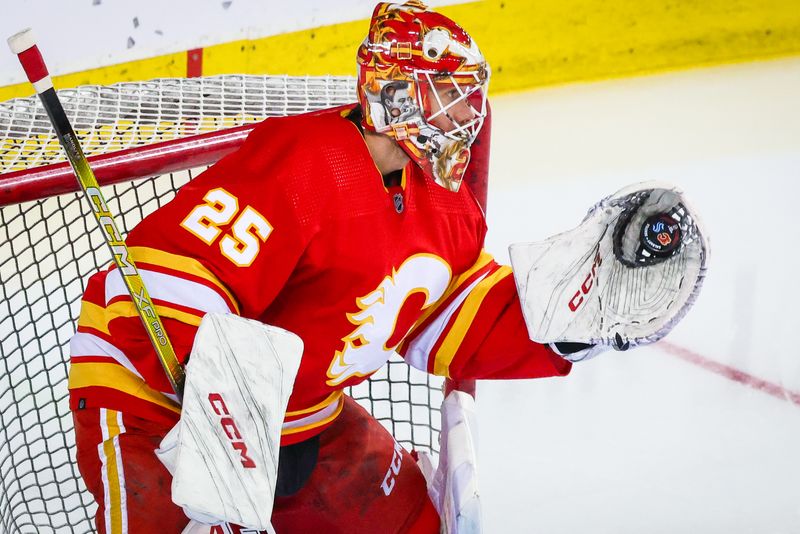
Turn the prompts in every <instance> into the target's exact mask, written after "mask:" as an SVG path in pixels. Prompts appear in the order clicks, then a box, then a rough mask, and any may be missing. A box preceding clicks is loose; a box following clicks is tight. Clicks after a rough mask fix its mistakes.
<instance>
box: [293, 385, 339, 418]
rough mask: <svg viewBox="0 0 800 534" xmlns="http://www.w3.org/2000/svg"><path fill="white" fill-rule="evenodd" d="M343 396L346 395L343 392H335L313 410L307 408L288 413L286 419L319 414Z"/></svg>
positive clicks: (312, 408) (313, 407)
mask: <svg viewBox="0 0 800 534" xmlns="http://www.w3.org/2000/svg"><path fill="white" fill-rule="evenodd" d="M342 395H344V392H343V391H334V392H333V393H331V394H330V395H328V397H327V398H326V399H325V400H323V401H322V402H320V403H319V404H315V405H314V406H312V407H311V408H306V409H304V410H295V411H293V412H286V417H294V416H296V415H304V414H307V413H311V412H318V411H320V410H322V409H324V408H327V407H328V406H330V405H331V404H333V403H334V402H336V401H338V400H339V399H340V398H341V397H342Z"/></svg>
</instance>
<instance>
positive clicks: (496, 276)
mask: <svg viewBox="0 0 800 534" xmlns="http://www.w3.org/2000/svg"><path fill="white" fill-rule="evenodd" d="M510 274H511V267H508V266H505V265H504V266H502V267H500V268H499V269H498V270H497V271H495V272H493V273H492V274H490V275H489V276H487V277H486V278H484V279H483V280H481V282H480V284H478V285H477V286H476V287H475V289H473V290H472V292H471V293H470V294H469V296H468V297H467V298H466V300H465V301H464V304H463V305H462V306H461V311H459V312H458V315H457V316H456V320H455V322H454V324H453V327H452V328H451V329H450V331H449V332H448V333H447V335H446V336H445V338H444V341H443V342H442V345H441V346H440V347H439V350H438V351H437V352H436V356H435V360H434V363H433V374H435V375H437V376H446V377H448V378H449V377H450V364H451V363H452V362H453V358H454V357H455V355H456V351H457V350H458V348H459V347H460V346H461V342H462V341H464V336H466V334H467V331H468V330H469V328H470V326H471V325H472V322H473V321H474V320H475V316H476V315H477V313H478V309H479V308H480V306H481V303H482V302H483V299H484V298H486V295H488V294H489V291H490V290H491V289H492V288H493V287H494V286H495V285H497V283H498V282H500V280H502V279H503V278H505V277H507V276H509V275H510Z"/></svg>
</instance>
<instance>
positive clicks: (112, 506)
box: [97, 408, 128, 534]
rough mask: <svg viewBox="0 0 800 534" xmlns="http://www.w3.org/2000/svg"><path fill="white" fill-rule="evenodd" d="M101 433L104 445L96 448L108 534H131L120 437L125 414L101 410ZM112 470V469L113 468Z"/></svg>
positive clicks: (123, 428) (123, 430)
mask: <svg viewBox="0 0 800 534" xmlns="http://www.w3.org/2000/svg"><path fill="white" fill-rule="evenodd" d="M99 412H100V430H101V433H102V437H103V441H102V442H101V443H99V444H98V445H97V452H98V456H99V458H100V464H101V465H100V474H101V479H102V481H103V519H104V523H105V527H106V528H105V530H106V532H107V533H108V534H128V512H127V499H126V493H125V473H124V470H123V468H122V450H121V449H120V446H119V436H120V434H122V433H124V432H125V426H124V425H123V423H122V414H121V413H120V412H117V411H114V410H108V409H106V408H100V410H99ZM112 466H113V468H112Z"/></svg>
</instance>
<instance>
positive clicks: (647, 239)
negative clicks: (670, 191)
mask: <svg viewBox="0 0 800 534" xmlns="http://www.w3.org/2000/svg"><path fill="white" fill-rule="evenodd" d="M641 242H642V248H643V249H644V250H646V251H647V252H649V254H645V255H646V256H648V255H652V256H655V257H657V258H668V257H670V256H672V254H674V253H675V251H677V250H678V248H679V247H680V244H681V227H680V224H678V221H676V220H675V219H673V218H672V217H670V216H669V215H668V214H666V213H659V214H657V215H653V216H651V217H649V218H648V219H647V220H646V221H645V223H644V225H642V233H641Z"/></svg>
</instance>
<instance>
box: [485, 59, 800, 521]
mask: <svg viewBox="0 0 800 534" xmlns="http://www.w3.org/2000/svg"><path fill="white" fill-rule="evenodd" d="M493 110H494V124H493V128H492V129H493V138H492V173H491V178H490V188H489V190H490V193H489V207H488V220H489V229H490V230H489V236H488V241H487V248H488V249H489V251H490V252H492V253H493V254H495V256H496V257H497V258H498V260H499V261H501V262H507V261H508V260H507V257H508V256H507V252H506V246H507V245H508V244H509V243H510V242H514V241H531V240H538V239H542V238H544V237H546V236H548V235H550V234H553V233H555V232H558V231H561V230H564V229H566V228H571V227H573V226H575V225H576V224H577V223H578V222H580V220H581V219H582V217H583V215H584V214H585V211H586V209H588V208H589V207H590V206H591V205H592V204H593V203H594V202H595V201H596V200H598V199H599V198H601V197H602V196H605V195H607V194H610V193H612V192H614V191H615V190H617V189H618V188H619V187H621V186H623V185H625V184H627V183H631V182H636V181H642V180H650V179H656V180H666V181H670V182H673V183H676V184H678V185H679V186H681V187H682V188H683V189H684V190H685V191H686V193H687V195H689V198H690V199H691V200H692V201H693V203H694V204H695V207H696V208H697V209H699V210H700V211H701V214H702V216H703V219H704V221H705V223H706V226H707V228H708V230H709V233H710V235H711V240H712V245H711V246H712V252H711V261H710V272H709V277H708V279H707V283H706V287H705V288H704V291H703V294H702V295H701V297H700V299H699V301H698V302H697V304H696V306H695V308H694V309H693V310H692V311H690V313H689V314H688V315H687V317H686V319H685V320H684V322H683V323H681V324H680V325H678V327H677V328H676V329H675V331H674V332H673V333H672V335H671V336H669V337H668V340H669V341H670V342H671V343H673V344H675V345H678V346H680V347H683V348H686V349H689V350H691V351H692V352H694V353H696V354H698V355H700V356H701V357H703V358H705V359H706V360H708V361H710V362H719V363H721V364H724V365H727V366H730V367H732V368H735V369H739V370H742V371H744V372H746V373H748V375H749V376H752V377H754V378H756V379H761V380H764V381H766V382H768V383H770V384H772V385H775V386H777V387H782V388H784V390H786V391H789V392H794V393H795V394H797V393H800V348H798V340H797V334H798V333H799V332H800V311H798V302H800V287H799V286H798V284H797V282H796V280H797V279H798V276H797V275H796V272H797V269H798V259H800V253H798V243H800V226H798V221H797V219H796V216H795V213H797V212H798V207H797V203H798V197H799V196H800V195H798V193H800V59H798V58H794V59H783V60H776V61H769V62H760V63H753V64H745V65H734V66H726V67H718V68H709V69H699V70H693V71H686V72H679V73H672V74H664V75H657V76H649V77H644V78H638V79H628V80H618V81H608V82H601V83H592V84H582V85H572V86H566V87H557V88H550V89H544V90H538V91H532V92H527V93H519V94H513V95H507V96H499V97H496V98H494V99H493ZM499 356H501V355H499ZM477 407H478V422H479V431H480V437H479V445H478V446H479V449H478V454H479V457H478V468H479V477H480V490H481V495H482V499H483V512H484V520H485V532H487V533H492V534H494V533H504V534H505V533H543V534H558V533H563V534H574V533H579V532H580V533H584V532H591V533H592V534H601V533H609V534H611V533H614V534H624V533H665V534H666V533H676V532H680V533H699V534H711V533H726V534H739V533H742V534H744V533H759V534H767V533H770V534H778V533H787V534H788V533H797V532H800V460H799V459H798V455H800V404H797V403H793V402H792V401H791V400H786V399H781V398H776V397H774V396H770V395H768V394H766V393H764V392H763V391H759V390H756V389H754V388H752V387H748V386H747V385H744V384H742V383H741V382H737V381H734V380H731V379H728V378H725V377H722V376H720V375H718V374H714V373H712V372H710V371H709V370H707V368H704V367H702V366H698V365H693V364H690V363H687V362H685V361H683V360H681V359H678V358H676V357H675V356H674V355H673V354H672V353H671V352H669V351H667V350H664V349H663V348H658V347H657V346H656V347H653V348H645V349H640V350H637V351H633V352H631V353H617V354H614V353H612V354H606V355H603V356H601V357H599V358H597V359H595V360H591V361H589V362H586V363H583V364H579V365H576V366H575V368H574V370H573V372H572V374H571V375H570V376H568V377H567V378H563V379H560V378H559V379H543V380H524V381H515V382H481V383H479V385H478V403H477Z"/></svg>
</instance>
